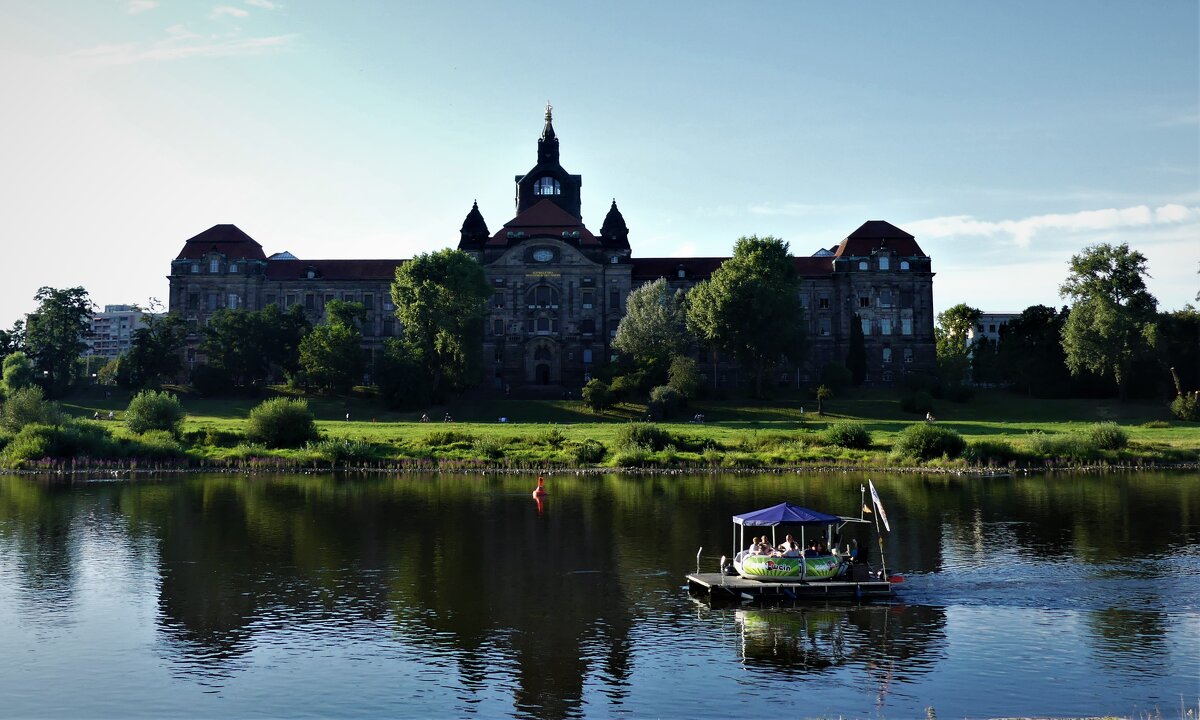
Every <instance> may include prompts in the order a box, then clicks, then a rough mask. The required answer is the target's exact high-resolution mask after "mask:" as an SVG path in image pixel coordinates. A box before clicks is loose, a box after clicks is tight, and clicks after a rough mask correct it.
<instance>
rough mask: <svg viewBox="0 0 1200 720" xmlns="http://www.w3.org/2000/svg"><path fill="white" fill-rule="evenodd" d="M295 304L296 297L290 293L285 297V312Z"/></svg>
mask: <svg viewBox="0 0 1200 720" xmlns="http://www.w3.org/2000/svg"><path fill="white" fill-rule="evenodd" d="M295 304H296V296H295V295H292V294H290V293H289V294H287V295H284V296H283V307H284V309H285V310H286V309H287V308H290V307H291V306H293V305H295Z"/></svg>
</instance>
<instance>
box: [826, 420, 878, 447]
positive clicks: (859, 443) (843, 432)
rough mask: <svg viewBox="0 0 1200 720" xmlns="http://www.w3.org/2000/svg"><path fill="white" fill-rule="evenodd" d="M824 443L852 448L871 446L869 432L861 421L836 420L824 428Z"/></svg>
mask: <svg viewBox="0 0 1200 720" xmlns="http://www.w3.org/2000/svg"><path fill="white" fill-rule="evenodd" d="M824 440H825V444H826V445H836V446H837V447H843V448H850V449H853V450H866V449H867V448H869V447H871V433H870V432H868V431H867V429H866V428H865V427H863V426H862V424H861V423H855V422H836V423H834V424H832V425H830V426H829V427H828V428H826V429H825V437H824Z"/></svg>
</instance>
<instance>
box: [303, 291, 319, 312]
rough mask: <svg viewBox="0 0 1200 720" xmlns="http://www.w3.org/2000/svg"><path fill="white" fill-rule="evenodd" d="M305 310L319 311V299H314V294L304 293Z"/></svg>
mask: <svg viewBox="0 0 1200 720" xmlns="http://www.w3.org/2000/svg"><path fill="white" fill-rule="evenodd" d="M304 309H305V310H316V309H317V298H316V297H314V296H313V294H312V293H304Z"/></svg>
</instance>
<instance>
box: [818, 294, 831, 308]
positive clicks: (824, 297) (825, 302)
mask: <svg viewBox="0 0 1200 720" xmlns="http://www.w3.org/2000/svg"><path fill="white" fill-rule="evenodd" d="M817 307H818V308H820V309H822V310H828V309H829V293H821V295H820V297H818V298H817Z"/></svg>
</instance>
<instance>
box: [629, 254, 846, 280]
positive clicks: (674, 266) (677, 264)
mask: <svg viewBox="0 0 1200 720" xmlns="http://www.w3.org/2000/svg"><path fill="white" fill-rule="evenodd" d="M728 259H729V258H723V257H702V258H633V259H632V260H631V262H632V263H633V277H634V279H636V280H655V279H657V278H660V277H665V278H667V279H673V278H677V277H678V276H679V270H680V268H682V269H683V271H684V277H686V278H690V279H699V280H703V279H705V278H708V277H709V276H711V275H712V274H713V271H714V270H716V269H717V268H718V267H720V266H721V263H723V262H725V261H726V260H728ZM792 264H793V265H794V266H795V268H796V274H797V275H799V276H800V277H813V278H815V277H827V276H829V274H830V273H832V272H833V258H831V257H793V258H792Z"/></svg>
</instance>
